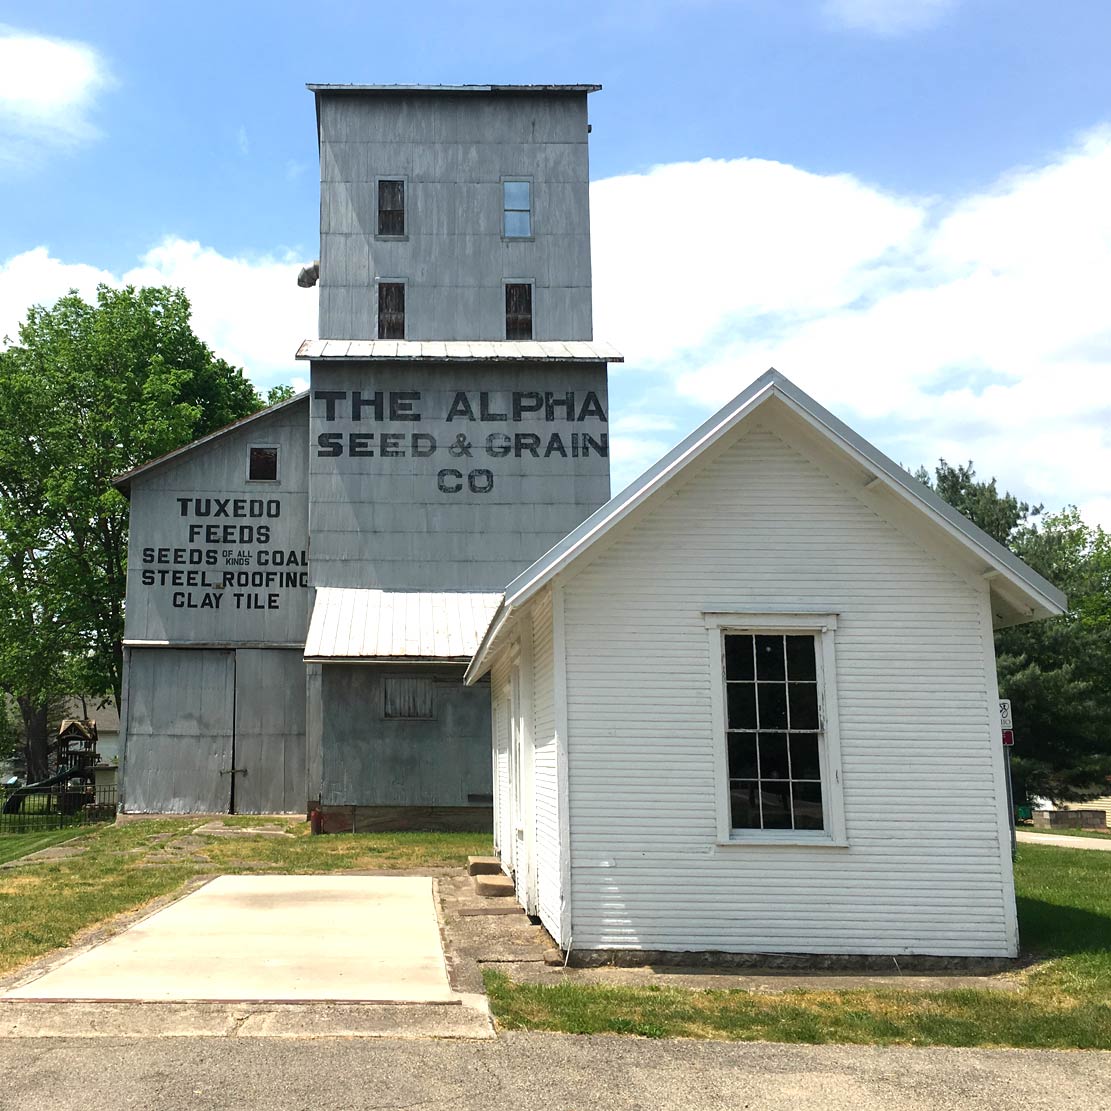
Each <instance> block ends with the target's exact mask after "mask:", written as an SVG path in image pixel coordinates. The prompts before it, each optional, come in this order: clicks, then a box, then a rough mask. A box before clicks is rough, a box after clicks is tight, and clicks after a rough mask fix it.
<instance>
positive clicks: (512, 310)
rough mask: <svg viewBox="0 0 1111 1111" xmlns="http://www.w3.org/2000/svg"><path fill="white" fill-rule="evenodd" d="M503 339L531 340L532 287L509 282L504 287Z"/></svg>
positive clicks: (524, 283)
mask: <svg viewBox="0 0 1111 1111" xmlns="http://www.w3.org/2000/svg"><path fill="white" fill-rule="evenodd" d="M505 338H506V339H532V286H531V285H529V283H528V282H510V283H509V284H508V285H506V287H505Z"/></svg>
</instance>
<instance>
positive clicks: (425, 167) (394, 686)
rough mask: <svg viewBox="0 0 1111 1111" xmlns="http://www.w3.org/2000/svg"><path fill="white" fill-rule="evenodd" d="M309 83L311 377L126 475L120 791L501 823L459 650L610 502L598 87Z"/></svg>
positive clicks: (408, 820) (253, 807)
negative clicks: (527, 573)
mask: <svg viewBox="0 0 1111 1111" xmlns="http://www.w3.org/2000/svg"><path fill="white" fill-rule="evenodd" d="M309 88H310V89H311V90H312V92H313V93H314V95H315V98H316V112H317V127H318V140H319V149H320V260H319V287H320V288H319V297H320V314H319V331H320V338H319V339H316V340H306V341H305V342H304V343H303V344H302V345H301V348H300V349H299V351H298V358H299V359H302V360H305V361H307V362H308V364H309V370H310V388H309V391H308V393H307V394H301V395H299V396H298V397H295V398H293V399H292V400H290V401H288V402H285V403H283V404H281V405H277V406H274V407H272V408H270V409H267V410H264V411H263V412H261V413H258V414H256V415H254V416H252V417H248V418H247V419H245V420H243V421H240V422H239V423H238V424H236V425H233V426H231V427H229V428H227V429H224V430H222V431H220V432H217V433H215V434H213V435H211V436H208V437H206V438H204V439H203V440H199V441H197V442H195V443H193V444H190V445H188V446H187V447H185V448H182V449H181V450H179V451H177V452H174V453H171V454H170V455H168V456H165V457H163V458H160V459H157V460H154V461H153V462H151V463H149V464H147V465H145V466H143V467H140V468H138V469H137V470H135V471H132V472H130V473H129V474H127V475H124V476H122V477H121V478H120V479H119V480H118V484H119V486H120V488H121V489H123V490H124V491H125V492H127V493H128V495H129V496H130V498H131V503H132V508H131V538H130V549H129V567H128V593H127V619H126V633H125V689H124V700H123V701H124V705H123V707H121V710H122V713H121V719H122V729H123V732H124V757H123V799H122V803H123V806H124V808H125V809H127V810H129V811H178V812H190V811H214V812H220V811H229V810H230V811H238V812H264V811H299V810H301V809H303V808H306V807H313V806H318V807H319V808H320V810H321V812H322V813H323V815H324V819H325V825H326V828H330V829H345V828H346V829H351V828H358V829H368V828H387V827H391V826H392V827H398V826H405V825H421V826H432V827H437V826H440V827H458V828H463V827H473V828H489V826H490V805H491V792H492V787H491V760H490V711H489V701H490V700H489V693H488V691H487V690H485V689H473V688H467V687H464V686H463V684H462V675H463V671H464V669H465V666H466V663H467V662H468V660H469V659H470V656H471V654H472V653H473V651H474V650H475V648H476V647H477V643H478V638H479V637H480V636H481V634H482V632H483V631H484V629H485V626H486V623H487V621H488V620H489V617H490V615H491V614H492V612H493V610H494V608H495V607H496V604H497V601H498V598H499V592H500V591H501V590H502V589H503V588H504V586H505V585H506V584H507V583H508V582H509V581H510V580H511V579H512V578H513V577H514V576H515V575H516V574H517V573H518V572H519V571H521V570H522V569H523V568H524V567H526V566H528V565H529V564H530V563H531V562H532V561H533V560H535V559H536V558H537V557H538V556H540V555H541V554H543V552H545V551H546V550H547V549H548V548H550V547H551V546H552V545H554V544H555V543H556V542H557V541H559V540H560V539H562V538H563V536H564V535H565V534H566V533H568V532H569V531H571V529H573V528H574V527H575V526H576V525H577V524H579V523H580V522H581V521H582V520H583V519H584V518H586V517H587V516H589V515H590V513H592V512H593V511H594V510H595V509H597V508H598V506H600V505H601V504H602V503H603V502H605V501H606V500H607V499H608V497H609V441H608V433H607V412H608V401H607V393H606V366H607V363H608V362H611V361H616V360H619V358H620V356H618V355H616V353H615V352H613V351H612V349H610V348H609V347H607V346H606V345H603V344H597V343H595V342H594V341H593V334H592V323H591V283H590V226H589V199H588V155H587V136H588V132H589V125H588V122H587V96H588V94H589V93H590V92H592V91H594V90H595V89H596V88H597V86H591V85H554V86H463V87H443V86H437V87H421V86H414V87H393V86H391V87H381V86H361V85H360V86H352V85H342V86H337V85H311V86H309ZM308 280H309V281H311V280H312V278H311V276H310V277H309V279H308Z"/></svg>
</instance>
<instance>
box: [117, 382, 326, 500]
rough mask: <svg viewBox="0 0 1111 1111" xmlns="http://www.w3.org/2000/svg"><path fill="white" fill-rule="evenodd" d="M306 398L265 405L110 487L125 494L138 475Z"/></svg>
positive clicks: (299, 396)
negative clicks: (263, 407)
mask: <svg viewBox="0 0 1111 1111" xmlns="http://www.w3.org/2000/svg"><path fill="white" fill-rule="evenodd" d="M308 398H309V391H308V390H302V391H301V392H300V393H298V394H294V395H293V396H292V397H288V398H286V400H285V401H279V402H278V403H277V404H275V405H267V406H266V408H265V409H259V410H258V412H256V413H249V414H248V415H247V416H245V417H240V418H239V420H235V421H232V422H231V424H225V425H224V427H223V428H217V429H216V431H215V432H209V433H208V435H207V436H201V437H200V438H199V439H197V440H191V441H190V442H189V443H187V444H184V445H182V446H181V447H179V448H174V450H173V451H168V452H166V454H165V455H159V456H156V457H155V458H154V459H151V460H148V461H147V462H146V463H143V464H141V465H140V466H138V467H132V469H131V470H130V471H124V473H123V474H118V475H116V477H115V478H114V479H112V485H113V486H115V487H116V489H117V490H122V491H123V493H125V494H126V493H128V492H129V490H130V488H131V482H132V480H133V479H135V478H138V477H139V476H140V475H145V474H146V473H147V472H148V471H153V470H157V469H158V468H159V467H165V466H166V465H167V464H169V463H176V462H178V461H179V460H180V459H182V458H184V457H185V456H186V455H189V454H190V453H191V452H194V451H196V450H197V448H200V447H203V446H205V445H207V444H210V443H212V442H213V441H214V440H218V439H220V437H221V436H227V435H228V434H229V433H231V432H238V431H239V430H240V429H241V428H246V426H247V425H249V424H251V423H252V422H254V421H257V420H262V419H263V418H264V417H269V416H273V414H274V413H277V412H280V411H281V410H282V409H289V408H291V407H292V406H294V405H298V404H300V403H301V402H302V401H305V402H307V401H308Z"/></svg>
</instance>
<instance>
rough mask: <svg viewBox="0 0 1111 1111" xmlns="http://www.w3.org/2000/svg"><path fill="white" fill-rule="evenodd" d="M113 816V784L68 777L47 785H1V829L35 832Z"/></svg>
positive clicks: (114, 807)
mask: <svg viewBox="0 0 1111 1111" xmlns="http://www.w3.org/2000/svg"><path fill="white" fill-rule="evenodd" d="M115 817H116V785H115V784H114V783H113V784H102V785H101V786H99V787H94V786H93V785H92V784H91V783H83V782H81V781H80V780H71V781H70V782H69V783H57V784H53V785H52V786H50V787H42V788H36V787H30V788H27V787H16V788H6V789H5V788H0V833H36V832H39V831H42V830H48V829H64V828H65V827H67V826H80V825H87V824H89V823H91V822H111V821H113V820H114V819H115Z"/></svg>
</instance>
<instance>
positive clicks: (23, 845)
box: [0, 826, 88, 864]
mask: <svg viewBox="0 0 1111 1111" xmlns="http://www.w3.org/2000/svg"><path fill="white" fill-rule="evenodd" d="M87 832H88V827H87V826H77V827H76V828H74V827H68V828H66V829H51V830H47V831H45V832H43V833H37V832H36V833H0V864H7V863H8V861H10V860H18V859H19V858H20V857H21V856H28V855H30V854H31V853H37V852H38V851H39V850H40V849H49V848H52V847H53V846H54V845H60V844H61V843H62V842H63V841H72V840H73V838H74V837H80V836H81V834H82V833H87Z"/></svg>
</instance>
